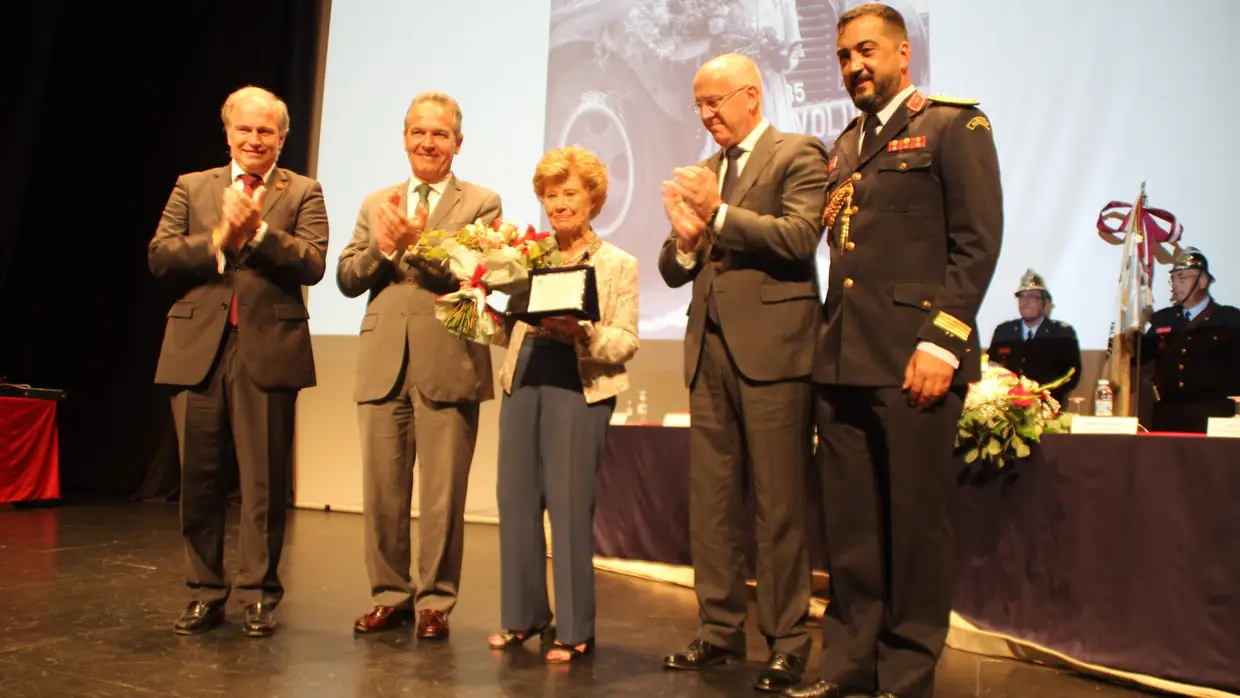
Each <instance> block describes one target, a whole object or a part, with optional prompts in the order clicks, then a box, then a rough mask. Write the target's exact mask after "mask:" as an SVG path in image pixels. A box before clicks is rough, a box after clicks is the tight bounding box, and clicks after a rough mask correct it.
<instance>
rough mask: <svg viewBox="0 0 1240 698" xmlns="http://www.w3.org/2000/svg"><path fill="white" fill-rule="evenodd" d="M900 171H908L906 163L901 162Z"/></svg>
mask: <svg viewBox="0 0 1240 698" xmlns="http://www.w3.org/2000/svg"><path fill="white" fill-rule="evenodd" d="M900 169H902V170H907V169H908V163H907V162H902V163H900Z"/></svg>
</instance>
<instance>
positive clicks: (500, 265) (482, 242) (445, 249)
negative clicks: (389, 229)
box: [405, 218, 561, 344]
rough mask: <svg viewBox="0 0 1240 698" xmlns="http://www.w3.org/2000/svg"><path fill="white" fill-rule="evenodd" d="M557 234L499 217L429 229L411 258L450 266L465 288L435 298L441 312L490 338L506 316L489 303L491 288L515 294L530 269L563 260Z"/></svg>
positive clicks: (457, 326) (458, 330) (469, 332)
mask: <svg viewBox="0 0 1240 698" xmlns="http://www.w3.org/2000/svg"><path fill="white" fill-rule="evenodd" d="M560 259H561V255H560V250H559V246H558V245H557V244H556V242H555V237H553V236H552V235H551V234H550V233H540V232H536V231H535V230H534V226H532V225H529V226H526V227H525V229H524V230H522V229H521V228H520V227H518V226H516V225H514V224H512V223H509V222H505V221H501V220H500V219H498V218H496V219H495V220H494V221H493V222H492V223H491V225H487V224H485V223H483V222H482V221H481V220H478V221H475V222H473V223H470V224H469V225H467V226H465V227H464V228H461V229H460V230H457V231H446V230H428V231H426V232H424V233H422V235H421V236H420V237H419V238H418V241H417V242H416V243H414V244H413V245H410V246H409V250H408V252H407V253H406V254H405V260H406V261H408V262H409V263H411V264H418V263H421V264H424V265H427V266H430V267H432V268H437V269H441V270H444V271H446V272H447V273H448V274H450V275H451V276H452V277H453V278H454V279H456V280H457V281H459V282H460V284H461V287H460V289H459V290H456V291H453V292H451V293H446V294H444V295H442V296H439V297H438V298H436V299H435V317H436V318H437V319H438V320H439V321H440V322H441V323H443V326H444V327H446V328H447V329H448V331H449V332H452V333H453V334H455V335H456V336H458V337H462V338H464V339H468V340H469V341H471V342H478V343H479V344H490V343H491V339H492V338H493V337H494V336H495V334H496V333H497V332H499V330H500V327H501V324H500V323H501V322H502V321H501V320H500V318H499V316H498V315H497V314H496V313H495V311H494V310H492V309H491V308H490V307H489V306H488V305H487V294H488V293H490V292H491V291H499V292H500V293H506V294H510V295H511V294H513V293H516V292H517V291H520V290H522V289H524V288H525V286H526V284H528V282H529V270H530V269H538V268H541V267H547V266H551V265H553V264H558V263H559V262H560Z"/></svg>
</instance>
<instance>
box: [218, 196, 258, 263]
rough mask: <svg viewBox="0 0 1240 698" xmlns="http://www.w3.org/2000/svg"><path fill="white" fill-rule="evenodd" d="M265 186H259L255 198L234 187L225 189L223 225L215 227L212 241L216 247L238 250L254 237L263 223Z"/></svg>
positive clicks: (231, 250) (222, 208)
mask: <svg viewBox="0 0 1240 698" xmlns="http://www.w3.org/2000/svg"><path fill="white" fill-rule="evenodd" d="M266 192H267V189H266V188H265V187H259V189H258V191H257V192H255V195H254V198H252V199H251V198H250V197H249V196H246V195H245V193H244V192H240V191H237V190H236V189H233V188H231V187H230V188H228V189H225V190H224V201H223V205H222V207H221V218H222V221H223V225H220V226H219V227H217V228H216V229H215V232H214V234H213V236H212V242H214V243H215V247H216V249H221V250H228V251H230V252H236V251H237V250H239V249H241V246H242V245H244V244H245V243H247V242H249V241H250V240H252V239H254V235H255V233H257V232H258V228H259V226H261V225H262V224H263V196H264V194H266Z"/></svg>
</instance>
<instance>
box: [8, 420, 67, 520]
mask: <svg viewBox="0 0 1240 698" xmlns="http://www.w3.org/2000/svg"><path fill="white" fill-rule="evenodd" d="M59 498H60V447H59V438H58V436H57V432H56V402H55V401H54V400H35V399H31V398H21V397H0V503H2V502H24V501H33V500H38V499H59Z"/></svg>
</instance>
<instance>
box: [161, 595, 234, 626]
mask: <svg viewBox="0 0 1240 698" xmlns="http://www.w3.org/2000/svg"><path fill="white" fill-rule="evenodd" d="M222 622H224V600H223V599H219V600H216V601H190V602H189V605H188V606H186V607H185V612H184V613H182V614H181V617H180V618H177V622H175V623H173V624H172V631H173V632H174V633H176V634H177V635H197V634H198V633H205V632H207V631H208V630H210V629H211V628H214V627H215V626H217V625H219V624H220V623H222Z"/></svg>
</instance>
